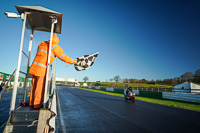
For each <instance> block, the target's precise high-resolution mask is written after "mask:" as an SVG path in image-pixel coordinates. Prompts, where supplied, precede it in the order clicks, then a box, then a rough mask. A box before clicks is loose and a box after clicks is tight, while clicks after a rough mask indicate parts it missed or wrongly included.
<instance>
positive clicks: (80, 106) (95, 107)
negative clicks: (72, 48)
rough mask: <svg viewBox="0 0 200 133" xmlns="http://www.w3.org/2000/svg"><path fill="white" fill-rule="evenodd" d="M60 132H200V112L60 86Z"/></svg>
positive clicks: (58, 87) (58, 94)
mask: <svg viewBox="0 0 200 133" xmlns="http://www.w3.org/2000/svg"><path fill="white" fill-rule="evenodd" d="M56 88H57V96H58V97H57V99H58V112H59V115H58V116H59V117H58V119H59V121H60V122H59V123H60V126H59V130H60V131H61V130H62V131H63V132H67V133H71V132H72V133H79V132H80V133H88V132H89V133H91V132H99V133H105V132H109V133H127V132H134V133H135V132H137V133H145V132H152V133H188V132H189V133H199V132H200V128H199V127H200V112H198V111H192V110H187V109H181V108H176V107H170V106H166V105H160V104H154V103H150V102H144V101H140V100H136V101H135V103H132V102H125V101H124V98H122V97H119V96H113V95H108V94H103V93H97V92H93V91H87V90H83V89H78V88H73V87H67V86H64V85H58V86H57V87H56Z"/></svg>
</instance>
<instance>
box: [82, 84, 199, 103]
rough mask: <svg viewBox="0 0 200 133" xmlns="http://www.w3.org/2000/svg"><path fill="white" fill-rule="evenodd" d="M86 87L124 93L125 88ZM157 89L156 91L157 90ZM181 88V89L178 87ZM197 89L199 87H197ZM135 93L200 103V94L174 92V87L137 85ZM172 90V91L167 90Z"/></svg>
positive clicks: (149, 96) (134, 89) (142, 95)
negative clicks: (144, 86)
mask: <svg viewBox="0 0 200 133" xmlns="http://www.w3.org/2000/svg"><path fill="white" fill-rule="evenodd" d="M84 88H90V89H97V90H102V91H109V92H114V93H119V94H123V93H124V89H125V88H119V87H117V88H111V87H95V86H88V87H84ZM155 90H156V91H155ZM176 90H181V89H176ZM195 90H197V89H195ZM132 91H133V92H134V93H135V95H139V96H141V97H148V98H156V99H162V98H165V99H173V100H180V101H187V102H197V103H200V95H198V94H197V93H196V94H182V93H183V91H182V93H181V91H178V92H172V91H173V89H172V88H154V89H152V88H143V87H140V88H139V87H135V88H133V90H132ZM167 91H171V92H167Z"/></svg>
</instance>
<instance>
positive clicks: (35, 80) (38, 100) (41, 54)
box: [29, 34, 76, 108]
mask: <svg viewBox="0 0 200 133" xmlns="http://www.w3.org/2000/svg"><path fill="white" fill-rule="evenodd" d="M58 43H59V39H58V37H57V36H56V34H54V35H53V38H52V47H51V56H50V64H51V63H52V62H53V60H54V59H55V58H56V57H58V58H59V59H60V60H62V61H64V62H66V63H71V64H75V63H76V60H74V59H72V58H71V57H69V56H67V55H66V54H65V53H64V52H63V49H62V48H61V47H60V46H59V45H58ZM49 44H50V40H49V41H43V42H42V43H41V44H40V45H39V46H38V50H37V53H36V56H35V59H34V61H33V63H32V65H31V67H30V70H29V73H31V74H32V75H33V77H32V84H31V91H30V106H33V108H39V107H41V106H42V100H43V97H44V88H45V87H44V86H45V77H46V71H47V63H48V54H49Z"/></svg>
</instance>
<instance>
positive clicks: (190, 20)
mask: <svg viewBox="0 0 200 133" xmlns="http://www.w3.org/2000/svg"><path fill="white" fill-rule="evenodd" d="M16 5H17V6H42V7H45V8H48V9H51V10H53V11H56V12H59V13H62V14H63V18H62V33H61V34H57V35H58V37H59V39H60V43H59V45H60V46H61V47H62V48H63V50H64V52H65V53H66V54H67V55H68V56H70V57H72V58H74V59H75V58H77V57H81V56H83V55H87V54H93V53H96V52H99V55H98V57H97V59H96V61H95V63H94V64H93V66H92V67H91V68H90V69H88V70H85V71H76V70H75V69H74V67H73V65H72V66H69V67H65V66H66V65H67V64H66V63H65V62H62V61H60V60H57V70H56V76H57V77H63V78H76V79H77V80H78V81H83V78H84V77H85V76H87V77H88V78H89V81H92V82H94V81H109V79H110V78H114V76H116V75H119V76H120V78H121V79H124V78H136V79H147V80H152V79H153V80H157V79H166V78H174V77H178V76H179V74H184V73H185V72H193V73H194V72H195V71H196V70H197V69H199V68H200V61H199V57H200V54H199V51H200V14H199V13H200V8H199V7H200V1H198V0H56V1H55V0H54V1H53V0H3V1H1V8H0V29H1V31H0V32H1V44H0V49H1V50H0V51H1V63H0V72H5V73H9V74H11V73H12V72H13V71H14V70H15V69H16V68H17V63H18V55H19V48H20V39H21V31H22V20H21V19H20V18H7V17H6V15H4V12H15V13H18V12H17V10H16V8H15V6H16ZM49 37H50V34H49V33H48V32H37V31H35V32H34V40H33V48H32V49H33V54H32V55H31V57H32V59H33V58H34V56H35V53H34V52H35V51H36V49H37V46H38V45H39V44H40V42H42V41H47V40H49Z"/></svg>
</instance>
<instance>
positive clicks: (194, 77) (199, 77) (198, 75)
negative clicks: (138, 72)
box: [109, 69, 200, 84]
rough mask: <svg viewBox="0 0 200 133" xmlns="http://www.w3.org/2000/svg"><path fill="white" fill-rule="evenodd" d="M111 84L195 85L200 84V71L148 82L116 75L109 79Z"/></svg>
mask: <svg viewBox="0 0 200 133" xmlns="http://www.w3.org/2000/svg"><path fill="white" fill-rule="evenodd" d="M109 81H110V82H113V81H115V82H116V83H117V82H122V83H150V84H156V83H162V84H180V83H183V82H193V83H200V69H198V70H196V71H195V72H194V73H193V72H186V73H184V74H182V75H180V76H179V77H174V78H170V79H163V80H161V79H157V80H146V79H133V78H130V79H128V78H125V79H121V78H120V76H119V75H116V76H115V77H114V78H110V79H109Z"/></svg>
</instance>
